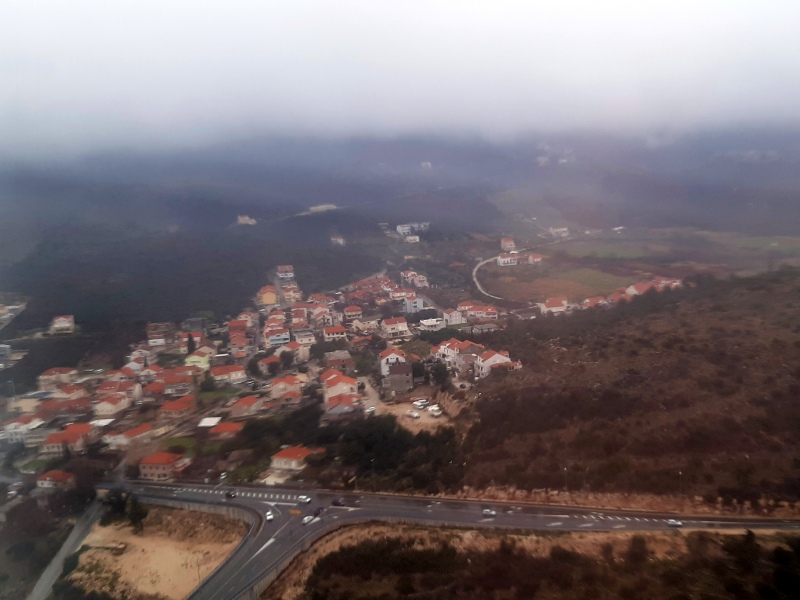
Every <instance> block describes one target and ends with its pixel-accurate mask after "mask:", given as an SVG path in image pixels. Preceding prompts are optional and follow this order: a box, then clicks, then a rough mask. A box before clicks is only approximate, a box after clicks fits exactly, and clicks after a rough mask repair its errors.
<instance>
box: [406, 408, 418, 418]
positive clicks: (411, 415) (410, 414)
mask: <svg viewBox="0 0 800 600" xmlns="http://www.w3.org/2000/svg"><path fill="white" fill-rule="evenodd" d="M406 416H407V417H409V418H411V419H419V413H418V412H416V411H413V410H410V411H408V412H407V413H406Z"/></svg>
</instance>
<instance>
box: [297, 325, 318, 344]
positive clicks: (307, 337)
mask: <svg viewBox="0 0 800 600" xmlns="http://www.w3.org/2000/svg"><path fill="white" fill-rule="evenodd" d="M294 341H295V342H297V343H298V344H300V345H301V346H305V347H306V348H308V347H310V346H313V345H314V344H316V343H317V338H316V336H315V335H314V332H313V331H311V330H309V329H297V330H294Z"/></svg>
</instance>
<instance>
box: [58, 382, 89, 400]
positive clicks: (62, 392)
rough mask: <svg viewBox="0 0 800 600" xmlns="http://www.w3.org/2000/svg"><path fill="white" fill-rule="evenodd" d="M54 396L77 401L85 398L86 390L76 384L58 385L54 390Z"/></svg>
mask: <svg viewBox="0 0 800 600" xmlns="http://www.w3.org/2000/svg"><path fill="white" fill-rule="evenodd" d="M56 395H57V396H58V397H59V398H64V399H65V400H77V399H78V398H83V397H85V396H86V388H84V387H83V386H82V385H78V384H77V383H72V384H68V385H59V386H57V389H56Z"/></svg>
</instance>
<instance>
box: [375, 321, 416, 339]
mask: <svg viewBox="0 0 800 600" xmlns="http://www.w3.org/2000/svg"><path fill="white" fill-rule="evenodd" d="M381 331H382V332H383V337H384V338H386V339H389V340H403V339H408V338H410V337H411V332H410V331H409V329H408V321H406V318H405V317H392V318H390V319H384V320H383V323H382V324H381Z"/></svg>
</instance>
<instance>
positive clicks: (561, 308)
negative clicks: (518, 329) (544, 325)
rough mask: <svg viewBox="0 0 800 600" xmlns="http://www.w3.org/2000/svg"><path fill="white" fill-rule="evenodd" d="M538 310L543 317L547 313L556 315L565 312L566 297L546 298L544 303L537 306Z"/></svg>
mask: <svg viewBox="0 0 800 600" xmlns="http://www.w3.org/2000/svg"><path fill="white" fill-rule="evenodd" d="M536 306H538V307H539V310H540V311H541V312H542V314H543V315H546V314H548V313H550V314H553V315H558V314H561V313H564V312H566V311H567V307H568V306H569V301H568V300H567V297H566V296H556V297H555V298H548V299H547V300H545V301H544V302H541V303H539V304H537V305H536Z"/></svg>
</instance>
